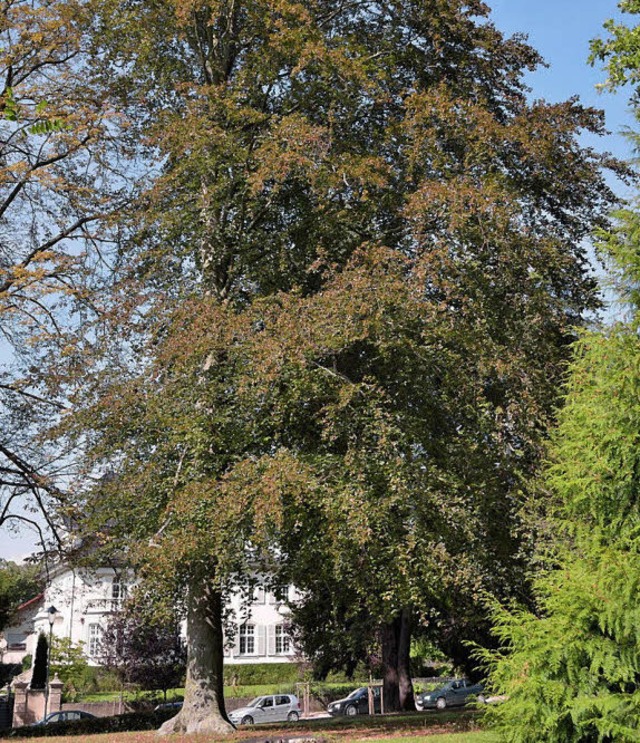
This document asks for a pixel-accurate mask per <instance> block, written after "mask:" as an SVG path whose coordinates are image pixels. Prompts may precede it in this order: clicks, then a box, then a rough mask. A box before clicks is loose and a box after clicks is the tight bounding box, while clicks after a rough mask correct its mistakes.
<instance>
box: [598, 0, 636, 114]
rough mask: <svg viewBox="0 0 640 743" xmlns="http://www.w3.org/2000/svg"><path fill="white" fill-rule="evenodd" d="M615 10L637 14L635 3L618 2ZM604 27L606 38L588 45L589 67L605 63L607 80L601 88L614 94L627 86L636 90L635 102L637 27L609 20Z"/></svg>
mask: <svg viewBox="0 0 640 743" xmlns="http://www.w3.org/2000/svg"><path fill="white" fill-rule="evenodd" d="M618 7H619V8H620V10H621V11H622V12H623V13H629V14H632V15H635V14H638V13H640V2H638V0H621V2H619V3H618ZM604 27H605V29H606V31H607V32H608V37H607V38H604V39H594V40H593V41H592V42H591V57H590V61H591V63H592V64H593V63H594V62H595V61H601V62H604V63H605V65H604V66H605V70H606V72H607V80H606V82H605V83H604V86H603V87H606V88H608V89H609V90H616V89H617V88H619V87H621V86H623V85H626V84H629V85H631V86H632V87H633V88H635V89H636V92H635V94H634V100H636V102H637V97H638V87H639V86H640V25H636V26H631V27H630V26H628V25H627V24H625V23H616V22H615V21H614V20H613V19H610V20H608V21H607V22H606V23H605V24H604Z"/></svg>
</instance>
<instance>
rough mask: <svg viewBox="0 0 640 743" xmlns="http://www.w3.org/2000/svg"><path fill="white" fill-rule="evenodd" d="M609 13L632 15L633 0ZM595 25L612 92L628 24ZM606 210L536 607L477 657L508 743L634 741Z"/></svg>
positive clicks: (636, 697) (623, 289)
mask: <svg viewBox="0 0 640 743" xmlns="http://www.w3.org/2000/svg"><path fill="white" fill-rule="evenodd" d="M620 7H621V8H622V9H624V10H626V11H629V12H640V4H638V3H637V2H623V3H620ZM606 27H607V29H608V30H609V31H610V32H611V36H610V37H609V38H608V39H607V40H597V41H596V42H594V44H593V51H594V59H595V58H600V59H602V60H605V61H606V67H607V71H608V73H609V79H608V84H609V85H610V86H611V87H612V88H615V87H617V86H618V85H620V84H622V83H625V82H632V83H633V84H634V86H637V81H638V69H639V64H640V44H639V39H640V35H639V34H638V31H639V29H640V27H638V26H636V27H635V28H633V29H630V28H627V27H625V26H623V25H621V24H614V23H613V22H612V21H611V22H609V23H608V24H606ZM636 99H637V91H636ZM617 218H618V225H617V228H616V229H615V230H613V231H612V232H610V233H608V234H607V233H601V238H602V245H601V247H602V250H603V251H604V252H605V253H606V255H608V257H609V259H610V262H611V275H612V277H613V284H614V287H615V288H616V289H617V291H618V296H619V299H620V301H621V303H622V304H623V305H626V307H627V310H628V313H627V317H626V320H625V321H620V322H617V323H615V324H613V325H612V326H610V327H609V328H607V329H605V330H602V331H594V332H590V333H587V334H585V335H584V336H583V337H582V339H581V340H580V342H579V343H578V344H577V346H576V349H575V359H574V361H573V364H572V367H571V374H570V381H569V386H568V389H567V401H566V405H565V407H564V409H563V411H562V413H561V416H560V426H559V430H558V432H557V435H556V436H555V437H554V441H553V446H552V449H551V453H552V462H551V466H550V469H549V472H548V475H547V484H548V487H549V489H550V491H551V493H552V496H553V499H552V507H551V508H550V512H549V513H548V514H547V515H546V520H547V529H546V531H547V547H548V550H547V551H545V552H544V553H543V554H542V557H543V559H544V561H545V564H546V566H547V570H546V571H545V572H544V573H543V574H542V575H541V577H539V578H538V580H537V581H536V586H535V589H536V590H535V593H536V596H537V600H538V606H537V611H536V612H535V613H531V612H527V611H524V610H521V609H513V610H512V611H506V610H504V609H499V610H497V612H496V627H497V629H496V632H497V635H498V637H499V638H500V640H501V642H502V645H503V652H502V653H500V654H498V655H496V656H493V657H492V656H490V655H488V654H485V655H484V658H485V660H486V661H488V663H489V665H490V667H491V668H492V674H491V678H492V683H493V685H494V688H495V690H496V691H498V692H501V693H504V694H506V695H507V696H508V699H507V701H506V703H504V704H502V705H500V706H497V707H496V708H495V709H493V710H491V711H490V713H489V718H490V720H491V721H492V722H493V723H494V724H495V725H496V726H497V728H498V729H499V731H500V732H501V733H502V735H503V737H504V739H505V740H507V741H513V743H516V742H517V743H534V742H536V741H540V740H545V741H550V743H578V742H579V743H583V742H591V741H594V743H595V741H598V742H610V743H614V742H615V743H624V742H626V741H629V742H630V741H636V740H638V730H639V729H640V612H639V610H638V602H637V595H638V586H639V584H640V538H639V534H640V531H639V526H640V511H639V509H638V494H639V492H640V467H639V449H638V437H639V436H640V404H639V401H640V395H639V393H640V372H639V370H640V341H639V336H638V330H639V328H640V312H639V310H640V294H639V291H638V289H639V287H640V261H639V259H638V256H640V242H639V239H638V237H639V235H640V229H639V228H640V214H639V212H638V211H637V208H635V209H628V210H625V211H623V212H620V213H619V214H618V215H617Z"/></svg>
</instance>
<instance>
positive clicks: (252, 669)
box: [224, 663, 303, 686]
mask: <svg viewBox="0 0 640 743" xmlns="http://www.w3.org/2000/svg"><path fill="white" fill-rule="evenodd" d="M302 675H303V667H302V665H301V664H298V663H251V664H247V665H237V666H227V667H226V668H225V670H224V683H225V686H234V685H235V686H259V685H262V684H274V685H277V684H295V683H296V681H301V680H302ZM234 681H235V684H234Z"/></svg>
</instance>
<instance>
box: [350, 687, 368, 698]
mask: <svg viewBox="0 0 640 743" xmlns="http://www.w3.org/2000/svg"><path fill="white" fill-rule="evenodd" d="M365 691H366V689H365V688H364V686H361V687H360V688H359V689H355V691H352V692H351V694H349V696H348V697H347V699H353V698H354V697H359V696H360V694H362V693H363V692H365Z"/></svg>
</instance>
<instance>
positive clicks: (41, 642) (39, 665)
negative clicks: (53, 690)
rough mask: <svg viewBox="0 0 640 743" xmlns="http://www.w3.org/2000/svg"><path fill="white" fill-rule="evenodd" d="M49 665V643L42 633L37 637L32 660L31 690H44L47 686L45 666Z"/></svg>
mask: <svg viewBox="0 0 640 743" xmlns="http://www.w3.org/2000/svg"><path fill="white" fill-rule="evenodd" d="M48 664H49V643H48V642H47V638H46V637H45V635H44V633H43V632H41V633H40V634H39V635H38V643H37V645H36V655H35V658H34V660H33V674H32V676H31V688H32V689H44V688H45V686H46V684H47V666H48Z"/></svg>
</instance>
